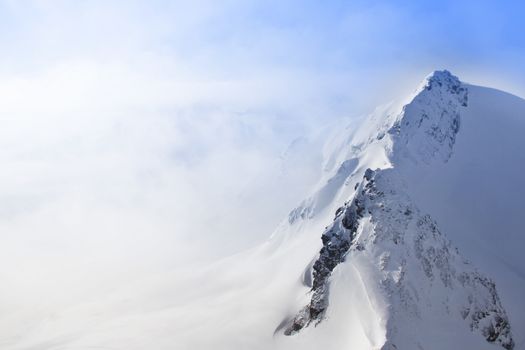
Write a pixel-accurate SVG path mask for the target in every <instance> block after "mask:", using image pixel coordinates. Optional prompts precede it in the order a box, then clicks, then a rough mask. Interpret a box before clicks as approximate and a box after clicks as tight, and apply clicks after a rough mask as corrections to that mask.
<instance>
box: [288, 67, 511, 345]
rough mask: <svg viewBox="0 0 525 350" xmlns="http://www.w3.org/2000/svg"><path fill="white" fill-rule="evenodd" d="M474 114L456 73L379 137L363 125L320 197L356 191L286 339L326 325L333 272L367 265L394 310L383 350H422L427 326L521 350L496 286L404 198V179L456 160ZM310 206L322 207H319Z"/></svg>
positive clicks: (325, 238) (438, 79)
mask: <svg viewBox="0 0 525 350" xmlns="http://www.w3.org/2000/svg"><path fill="white" fill-rule="evenodd" d="M467 106H468V88H467V86H465V85H464V84H462V83H461V82H460V81H459V79H458V78H457V77H455V76H453V75H452V74H450V72H448V71H437V72H434V73H433V74H432V75H430V76H429V77H427V78H426V79H425V81H424V83H423V84H422V86H421V87H420V88H419V89H418V91H417V93H416V94H415V96H414V97H413V99H412V101H411V102H410V103H408V104H407V105H405V106H404V107H403V108H402V110H401V111H400V112H399V113H397V114H385V115H384V116H383V119H382V120H379V121H378V120H372V121H371V122H372V123H373V125H374V127H370V124H367V122H365V123H364V124H363V127H362V130H360V131H358V132H357V135H358V136H359V135H360V134H361V135H365V137H362V138H361V142H360V143H358V146H357V147H356V148H357V152H355V153H354V154H353V155H352V158H350V159H347V160H345V161H343V162H342V165H341V167H340V168H339V170H338V171H337V172H336V174H335V175H334V177H333V178H331V179H330V180H329V181H328V183H327V186H325V187H324V188H322V189H321V190H320V191H319V192H318V195H319V194H321V195H323V196H326V193H323V192H327V188H330V187H332V191H331V192H332V194H331V198H332V199H335V197H336V193H337V191H339V194H340V193H341V189H340V187H341V186H342V185H343V183H344V184H347V185H348V184H349V183H352V182H353V181H355V180H358V181H359V184H358V185H356V186H355V188H354V189H353V191H351V194H350V196H349V197H348V199H347V201H346V202H345V204H344V205H343V206H341V207H340V208H339V209H337V211H336V214H335V219H334V221H333V223H332V224H330V225H329V226H328V227H327V228H326V230H325V231H324V233H323V234H322V236H321V240H322V248H321V250H320V251H319V254H318V257H317V259H316V261H315V263H314V264H313V268H312V270H311V274H312V285H311V291H310V298H309V302H308V304H307V305H306V306H304V308H302V309H301V310H300V311H299V312H298V313H297V314H296V316H295V317H294V318H292V319H291V320H290V321H289V323H288V325H287V327H286V328H285V330H284V333H285V334H286V335H293V334H296V333H300V331H301V330H302V329H303V328H305V327H307V326H309V325H311V324H314V325H317V324H319V323H320V322H322V321H323V319H324V318H325V314H326V311H327V309H328V308H329V307H330V285H331V283H332V273H333V272H334V270H335V269H337V268H338V265H339V264H344V263H347V261H351V260H353V259H356V260H362V259H365V260H367V261H368V264H370V265H372V266H374V268H375V269H376V273H377V276H380V280H379V281H378V285H375V286H370V288H371V290H378V291H380V293H381V295H382V298H383V299H384V300H386V303H387V304H388V305H389V306H388V308H387V310H386V314H387V315H388V316H387V320H386V330H385V331H386V342H385V344H384V346H383V347H382V348H383V349H411V348H418V347H419V348H424V346H423V345H422V344H425V342H428V339H425V337H428V334H425V332H419V333H414V331H413V329H417V327H418V326H421V325H423V326H426V327H425V328H431V327H441V329H438V331H441V332H447V331H450V332H454V331H455V329H454V327H457V326H458V325H459V327H462V329H464V331H465V332H469V331H472V332H474V333H477V334H479V335H480V336H482V337H483V338H484V339H485V340H486V341H487V342H489V343H497V344H499V345H501V346H502V347H503V348H505V349H513V348H514V340H513V338H512V334H511V330H510V322H509V319H508V317H507V314H506V312H505V310H504V308H503V306H502V304H501V301H500V298H499V296H498V293H497V291H496V287H495V284H494V282H493V281H492V280H490V279H489V278H487V277H486V276H483V275H482V274H481V273H479V272H478V271H477V270H476V269H475V268H474V267H473V266H472V265H471V264H470V263H468V262H467V261H466V259H465V258H463V257H462V256H461V254H460V253H459V251H458V250H457V249H456V248H453V246H452V244H451V242H450V241H449V240H448V239H447V238H446V236H445V234H446V233H445V234H444V233H442V232H441V231H440V230H439V228H438V223H436V222H435V221H434V220H433V219H432V218H431V216H430V215H428V214H422V213H421V210H420V209H419V208H418V206H417V203H414V201H413V200H412V199H411V198H410V197H409V195H408V189H407V188H406V186H407V183H406V179H405V176H404V175H406V174H408V173H414V172H421V174H424V172H425V169H424V168H425V166H428V165H430V164H432V163H435V162H440V163H446V162H447V161H448V160H449V159H450V157H451V156H452V155H453V152H454V144H455V141H456V135H457V134H458V132H459V129H460V125H461V112H462V110H463V108H465V107H467ZM378 125H379V127H377V126H378ZM358 141H359V140H358ZM370 153H373V154H375V157H370ZM378 159H379V161H378ZM349 164H350V165H351V166H349ZM378 164H379V166H378ZM368 165H370V166H368ZM370 168H374V169H376V170H375V171H372V170H371V169H370ZM348 169H350V170H348ZM364 169H367V170H366V171H364ZM352 179H353V180H352ZM334 182H335V183H337V186H336V187H337V188H336V189H333V187H334V186H333V183H334ZM346 192H347V193H348V192H349V190H346ZM314 198H315V197H314ZM324 200H325V201H326V199H324ZM309 201H310V203H315V199H310V200H309ZM307 203H308V202H307ZM313 214H314V209H313V206H312V205H307V206H303V207H299V209H296V210H295V211H293V212H292V213H291V215H290V223H291V224H293V223H294V222H295V220H297V219H298V218H301V219H308V218H312V217H313ZM442 324H449V325H453V326H443V325H442ZM460 329H461V328H460ZM407 335H410V336H409V337H407ZM298 336H300V334H299V335H298Z"/></svg>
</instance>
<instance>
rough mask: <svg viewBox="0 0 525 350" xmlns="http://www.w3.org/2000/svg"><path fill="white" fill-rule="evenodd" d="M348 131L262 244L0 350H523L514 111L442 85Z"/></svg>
mask: <svg viewBox="0 0 525 350" xmlns="http://www.w3.org/2000/svg"><path fill="white" fill-rule="evenodd" d="M354 125H355V124H354ZM354 125H352V126H350V127H346V128H342V127H341V126H340V125H337V126H335V127H334V130H333V132H331V133H330V132H329V131H325V132H323V133H322V134H323V135H327V136H326V142H325V144H324V146H323V149H322V159H323V163H322V164H321V167H322V174H323V175H322V178H321V179H320V181H319V184H318V186H317V187H316V188H315V189H314V191H312V194H311V195H310V197H309V198H307V199H306V200H304V201H303V202H302V203H301V204H300V205H299V206H298V207H297V208H295V209H294V210H292V211H291V213H290V215H289V216H288V217H287V218H286V219H285V220H284V221H283V222H282V223H281V225H279V227H278V228H277V229H276V230H275V232H274V233H273V235H272V236H271V238H270V239H269V240H268V241H267V242H266V243H265V244H263V245H261V246H259V247H256V248H255V249H252V250H250V251H247V252H244V253H242V254H239V255H236V256H232V257H230V258H228V259H225V260H222V261H219V262H216V263H215V264H212V265H209V266H206V267H202V268H195V267H193V268H191V269H189V270H177V271H175V272H174V273H173V274H161V275H159V276H152V277H151V279H149V280H145V281H138V282H137V283H135V284H133V285H129V286H124V287H123V288H122V289H121V290H117V291H115V292H114V293H113V294H111V295H108V296H107V298H105V299H103V300H97V301H96V302H86V303H84V304H82V303H80V304H79V305H76V306H75V307H73V308H71V309H68V310H64V311H56V310H52V311H51V312H49V313H48V314H49V316H47V317H45V318H43V319H42V320H35V319H34V318H31V317H26V316H25V315H27V314H28V313H27V312H25V313H24V312H20V313H18V314H17V315H7V316H5V315H0V326H2V327H0V344H1V347H2V349H4V348H5V349H10V350H15V349H16V350H22V349H50V350H64V349H72V350H74V349H93V348H102V349H119V350H120V349H126V350H143V349H156V350H168V349H170V350H171V349H174V348H176V349H180V350H190V349H191V350H209V349H214V350H232V349H250V350H252V349H254V350H268V349H276V350H284V349H286V350H293V349H301V350H310V349H311V350H314V349H315V350H317V349H325V350H342V349H355V350H378V349H381V350H393V349H398V350H443V349H477V350H483V349H486V350H490V349H503V348H504V349H513V348H514V349H515V350H525V332H524V330H525V301H524V300H523V295H525V254H523V247H524V242H525V237H524V231H523V228H522V227H523V223H522V221H523V220H522V216H523V212H524V210H525V205H524V200H523V199H524V198H525V189H524V186H523V174H524V170H525V144H524V142H523V135H522V134H523V131H525V100H523V99H521V98H518V97H516V96H512V95H510V94H506V93H504V92H501V91H497V90H493V89H489V88H484V87H478V86H473V85H469V84H466V83H462V82H461V81H459V80H458V78H456V77H455V76H453V75H452V74H450V73H449V72H447V71H437V72H434V73H433V74H431V75H430V76H429V77H428V78H427V79H425V80H424V82H423V83H422V85H421V86H420V87H419V88H418V89H417V90H416V91H415V93H414V94H413V96H410V97H409V98H408V99H407V101H405V102H403V103H399V104H391V105H389V106H386V107H380V108H378V109H376V110H375V111H374V112H373V113H372V114H371V115H369V116H368V117H367V118H365V119H364V120H363V121H362V123H361V124H360V125H359V126H358V127H354ZM297 151H298V152H301V150H300V149H299V150H297ZM247 229H249V227H248V228H247ZM22 311H23V310H22ZM33 313H34V311H33V310H32V311H31V313H29V314H31V315H32V314H33ZM21 325H24V326H21ZM25 325H30V326H27V327H26V326H25ZM13 329H14V331H13Z"/></svg>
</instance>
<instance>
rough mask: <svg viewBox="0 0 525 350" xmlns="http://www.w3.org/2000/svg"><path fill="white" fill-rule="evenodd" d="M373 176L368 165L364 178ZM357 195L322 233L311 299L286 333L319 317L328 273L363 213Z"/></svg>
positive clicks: (325, 298)
mask: <svg viewBox="0 0 525 350" xmlns="http://www.w3.org/2000/svg"><path fill="white" fill-rule="evenodd" d="M372 176H373V171H372V170H370V169H368V170H367V171H366V174H365V178H370V179H371V177H372ZM360 197H361V196H360V195H357V196H356V197H355V198H354V200H353V201H352V202H351V203H349V204H345V206H343V207H341V208H339V209H337V211H336V214H335V219H334V222H333V223H332V225H330V226H329V227H328V228H327V230H326V231H325V232H324V233H323V235H322V236H321V240H322V242H323V247H322V248H321V250H320V252H319V258H318V259H317V260H316V261H315V263H314V265H313V283H312V289H311V293H312V298H311V301H310V303H309V304H308V305H307V306H305V307H304V308H303V309H302V310H301V311H300V312H299V313H298V315H297V316H296V317H295V318H294V319H293V321H292V323H291V324H290V326H289V327H288V328H287V329H286V330H285V334H286V335H291V334H294V333H296V332H298V331H299V330H301V329H302V328H304V327H306V326H308V325H309V324H310V323H311V322H320V321H321V320H322V318H323V316H324V313H325V311H326V308H327V307H328V296H329V278H330V275H331V274H332V271H333V270H334V268H335V267H336V266H337V265H339V264H340V263H341V262H343V261H344V259H345V257H346V254H347V253H348V251H349V250H350V247H351V246H352V242H353V239H354V237H355V233H356V231H357V229H358V227H359V220H360V219H361V218H362V217H363V211H364V207H363V205H362V203H361V200H360Z"/></svg>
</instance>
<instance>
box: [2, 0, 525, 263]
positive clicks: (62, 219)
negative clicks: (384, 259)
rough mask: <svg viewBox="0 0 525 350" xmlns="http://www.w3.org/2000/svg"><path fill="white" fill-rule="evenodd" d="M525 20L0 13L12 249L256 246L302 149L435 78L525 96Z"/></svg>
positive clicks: (131, 4)
mask: <svg viewBox="0 0 525 350" xmlns="http://www.w3.org/2000/svg"><path fill="white" fill-rule="evenodd" d="M524 13H525V5H523V2H521V1H491V2H488V1H428V2H425V1H419V2H416V1H277V0H269V1H249V0H245V1H236V0H224V1H218V0H213V1H212V0H197V1H155V0H151V1H133V0H128V1H102V0H101V1H65V0H63V1H61V0H56V1H51V0H38V1H36V0H35V1H23V0H20V1H14V0H12V1H7V0H4V1H0V121H1V122H2V128H0V163H1V165H2V168H3V169H7V170H5V171H3V172H2V174H1V175H0V196H1V201H0V202H1V203H2V204H0V230H2V232H11V236H10V237H11V238H10V239H9V240H7V241H8V242H10V243H9V244H6V245H5V247H6V248H4V249H5V250H6V251H5V252H4V253H6V256H8V254H7V253H8V252H9V254H15V253H13V252H17V251H18V253H17V254H21V255H22V256H23V255H24V251H25V250H23V249H26V248H27V242H32V248H31V249H32V253H33V254H34V253H35V252H38V254H41V255H45V256H52V257H54V259H55V258H56V257H57V256H60V254H66V255H76V256H82V254H80V252H79V251H78V250H82V251H83V253H84V254H86V256H91V257H93V255H92V254H96V258H97V259H102V257H103V256H106V258H107V259H116V258H115V256H120V255H118V254H115V252H116V251H118V252H119V254H121V255H122V256H121V257H120V258H121V259H122V260H123V261H124V260H126V259H128V258H130V257H131V259H132V260H133V261H136V260H137V259H135V257H136V255H137V254H142V255H143V256H148V257H150V258H152V257H153V256H155V258H157V257H159V256H161V257H165V256H168V255H169V256H175V255H176V254H173V251H174V250H175V249H179V250H188V249H182V248H181V247H184V248H187V247H189V246H194V247H196V249H200V250H202V251H206V249H212V248H213V249H216V250H217V249H218V250H221V249H222V250H223V251H224V252H232V251H238V250H240V249H243V248H245V247H247V246H251V245H253V244H254V242H257V241H260V240H263V239H265V238H266V237H268V236H269V234H270V233H271V230H272V229H273V228H274V227H275V225H276V224H277V223H278V222H279V221H280V220H281V218H283V217H284V216H285V215H286V213H287V212H288V210H289V209H290V208H292V207H293V206H294V205H295V204H296V203H297V201H299V200H301V199H303V197H304V196H305V192H306V191H307V189H308V188H309V187H308V186H309V185H310V184H311V179H312V178H311V177H309V176H307V175H305V174H307V173H308V171H307V169H306V168H299V169H300V170H301V171H300V172H295V173H294V172H292V173H291V174H288V175H287V176H288V177H286V176H284V177H283V176H281V175H279V171H280V169H281V168H282V164H280V163H279V162H280V159H281V158H280V157H281V155H282V153H283V152H284V151H285V150H286V148H287V145H288V144H290V142H291V141H292V140H294V139H296V138H297V137H301V136H304V135H309V134H311V133H313V132H315V131H316V130H319V129H320V128H322V127H324V126H325V125H327V124H330V123H335V122H337V121H338V120H340V118H342V117H353V116H357V115H360V114H363V113H367V112H369V111H370V110H372V109H373V108H374V107H375V106H376V105H377V104H379V103H385V102H389V101H390V100H391V99H393V98H398V97H403V96H405V95H406V93H408V92H411V91H412V90H413V89H414V88H415V87H416V86H417V85H418V83H419V81H420V80H421V79H422V78H423V77H424V76H425V75H427V74H428V73H430V72H431V71H432V70H434V69H443V68H447V69H449V70H451V71H452V72H453V73H455V74H456V75H458V76H459V77H460V78H461V79H463V80H464V81H468V82H472V83H478V84H482V85H490V86H493V87H496V88H500V89H504V90H507V91H509V92H512V93H515V94H518V95H520V96H525V79H524V77H525V25H524V24H523V14H524ZM303 170H304V171H303ZM64 213H67V215H64ZM152 223H154V224H152ZM79 226H81V227H83V230H81V231H79V232H78V233H77V234H72V232H73V231H75V230H74V229H72V228H75V227H79ZM152 226H153V227H152ZM210 226H213V228H214V230H213V231H210V230H209V227H210ZM246 227H250V229H249V230H246ZM94 232H95V233H97V234H95V233H94ZM108 237H109V238H108ZM129 237H133V238H132V239H130V238H129ZM102 239H103V240H104V241H105V242H106V243H107V242H110V243H107V244H105V245H104V246H105V249H104V251H100V250H97V249H95V247H98V246H100V244H99V243H100V242H99V240H102ZM78 240H80V241H82V242H83V244H78V243H75V242H78ZM181 240H183V241H184V244H181V243H180V242H181ZM111 242H112V243H111ZM225 242H226V243H225ZM112 244H113V246H115V247H117V246H118V247H119V248H118V249H117V248H114V249H112V248H111V247H112ZM221 244H222V245H221ZM80 246H82V247H80ZM21 247H22V248H23V249H22V248H21ZM43 247H45V249H44V248H43ZM203 247H206V248H203ZM217 247H220V248H217ZM17 249H18V250H17ZM20 249H22V250H20ZM189 250H191V249H189ZM95 251H96V253H95ZM159 251H162V252H167V253H166V254H162V253H159ZM58 253H60V254H58ZM57 254H58V255H57ZM90 254H91V255H90ZM219 255H220V254H219ZM6 259H7V258H6ZM86 259H87V258H86ZM102 260H103V259H102ZM126 261H127V260H126ZM79 264H81V262H79ZM126 266H127V265H126Z"/></svg>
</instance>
